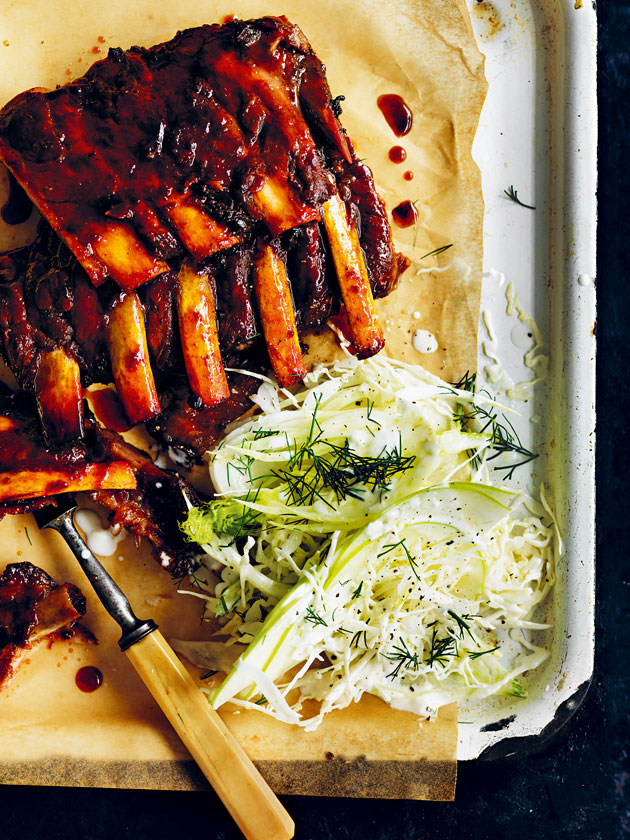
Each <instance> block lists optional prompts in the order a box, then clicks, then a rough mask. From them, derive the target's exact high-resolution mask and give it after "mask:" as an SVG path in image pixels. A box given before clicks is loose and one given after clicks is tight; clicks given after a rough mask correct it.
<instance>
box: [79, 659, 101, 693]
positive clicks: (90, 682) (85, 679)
mask: <svg viewBox="0 0 630 840" xmlns="http://www.w3.org/2000/svg"><path fill="white" fill-rule="evenodd" d="M74 680H75V682H76V684H77V686H78V687H79V688H80V689H81V691H86V692H90V691H96V689H97V688H100V687H101V686H102V685H103V674H102V672H101V671H99V669H98V668H95V667H94V665H85V666H84V667H83V668H79V670H78V671H77V675H76V677H75V678H74Z"/></svg>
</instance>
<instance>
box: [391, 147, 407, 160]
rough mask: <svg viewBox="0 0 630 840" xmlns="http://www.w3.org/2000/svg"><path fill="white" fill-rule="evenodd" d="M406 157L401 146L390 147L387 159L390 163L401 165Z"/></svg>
mask: <svg viewBox="0 0 630 840" xmlns="http://www.w3.org/2000/svg"><path fill="white" fill-rule="evenodd" d="M406 157H407V152H406V151H405V150H404V149H403V147H402V146H392V147H391V149H390V150H389V159H390V160H391V162H392V163H402V162H403V160H405V159H406Z"/></svg>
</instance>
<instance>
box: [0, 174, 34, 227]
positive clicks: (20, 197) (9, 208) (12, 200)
mask: <svg viewBox="0 0 630 840" xmlns="http://www.w3.org/2000/svg"><path fill="white" fill-rule="evenodd" d="M8 175H9V197H8V198H7V200H6V202H5V204H4V205H3V207H2V210H0V215H1V216H2V219H3V221H4V222H6V223H7V224H8V225H21V224H22V222H25V221H26V220H27V219H28V217H29V216H30V215H31V211H32V209H33V202H32V201H31V199H30V198H29V197H28V196H27V195H26V193H25V192H24V190H23V189H22V187H21V186H20V185H19V184H18V182H17V181H16V180H15V176H14V175H13V174H12V173H11V172H9V173H8Z"/></svg>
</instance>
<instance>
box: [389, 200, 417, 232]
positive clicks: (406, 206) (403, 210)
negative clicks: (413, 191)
mask: <svg viewBox="0 0 630 840" xmlns="http://www.w3.org/2000/svg"><path fill="white" fill-rule="evenodd" d="M392 217H393V219H394V221H395V222H396V224H397V225H398V227H401V228H406V227H411V226H412V225H415V223H416V222H417V221H418V211H417V210H416V208H415V207H414V206H413V204H412V203H411V202H410V201H401V202H400V204H399V205H398V206H397V207H394V209H393V210H392Z"/></svg>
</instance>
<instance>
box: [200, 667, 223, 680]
mask: <svg viewBox="0 0 630 840" xmlns="http://www.w3.org/2000/svg"><path fill="white" fill-rule="evenodd" d="M218 673H219V672H218V671H216V670H213V669H212V668H211V669H210V670H209V671H204V672H203V674H201V676H200V677H199V679H200V680H209V679H210V677H214V675H215V674H218Z"/></svg>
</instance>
